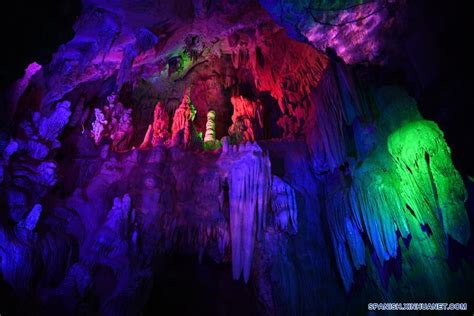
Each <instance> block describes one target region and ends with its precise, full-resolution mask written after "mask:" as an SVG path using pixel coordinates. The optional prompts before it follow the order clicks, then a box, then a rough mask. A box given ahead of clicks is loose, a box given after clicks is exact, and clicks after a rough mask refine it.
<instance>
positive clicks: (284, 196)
mask: <svg viewBox="0 0 474 316" xmlns="http://www.w3.org/2000/svg"><path fill="white" fill-rule="evenodd" d="M271 205H272V210H273V213H274V216H275V223H276V226H277V227H278V228H280V229H281V230H283V231H288V232H290V231H293V232H295V233H296V232H297V231H298V214H297V213H298V212H297V207H296V197H295V191H294V190H293V188H292V187H291V186H290V185H289V184H288V183H286V182H284V181H283V180H281V179H280V178H279V177H277V176H275V175H273V177H272V194H271Z"/></svg>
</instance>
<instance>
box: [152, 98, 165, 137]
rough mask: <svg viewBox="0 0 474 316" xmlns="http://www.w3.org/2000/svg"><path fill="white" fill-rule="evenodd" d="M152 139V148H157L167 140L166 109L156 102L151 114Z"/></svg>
mask: <svg viewBox="0 0 474 316" xmlns="http://www.w3.org/2000/svg"><path fill="white" fill-rule="evenodd" d="M152 127H153V138H152V140H151V144H152V146H157V145H158V144H160V143H164V141H165V140H167V139H168V138H169V132H168V128H169V117H168V113H167V112H166V109H165V108H164V106H163V105H161V102H160V101H158V103H156V105H155V111H154V112H153V126H152Z"/></svg>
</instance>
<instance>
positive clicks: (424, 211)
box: [388, 121, 470, 244]
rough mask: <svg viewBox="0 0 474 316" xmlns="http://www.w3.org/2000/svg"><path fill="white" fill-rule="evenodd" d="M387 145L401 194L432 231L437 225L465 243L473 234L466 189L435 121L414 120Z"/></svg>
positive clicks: (435, 229) (390, 138) (435, 231)
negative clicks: (466, 208) (471, 232)
mask: <svg viewBox="0 0 474 316" xmlns="http://www.w3.org/2000/svg"><path fill="white" fill-rule="evenodd" d="M388 149H389V152H390V155H391V156H392V157H393V159H394V161H395V164H396V166H397V168H396V170H397V173H398V175H399V177H400V188H401V194H402V198H404V199H405V200H406V202H407V203H408V204H409V206H410V207H411V208H412V209H413V211H414V212H415V215H416V216H417V218H418V219H419V221H420V222H421V223H423V224H428V225H429V226H430V229H431V230H432V231H433V235H435V237H437V238H439V241H440V243H442V242H443V241H444V239H445V238H444V237H443V236H442V235H441V234H440V235H439V236H436V235H437V227H439V228H440V229H441V230H444V232H445V233H446V234H449V235H450V236H451V237H453V238H454V239H455V240H457V241H459V242H460V243H462V244H465V243H467V240H468V239H469V235H470V229H469V221H468V218H467V213H466V210H465V208H464V201H465V200H466V198H467V196H466V189H465V187H464V183H463V181H462V179H461V176H460V175H459V172H458V171H457V170H456V169H455V168H454V166H453V163H452V161H451V157H450V155H451V152H450V149H449V147H448V146H447V144H446V142H445V141H444V138H443V133H442V132H441V130H440V129H439V128H438V126H437V125H436V123H434V122H431V121H413V122H410V123H408V124H406V125H404V126H403V127H401V128H400V129H398V130H396V131H395V132H393V133H392V134H391V135H390V136H389V138H388Z"/></svg>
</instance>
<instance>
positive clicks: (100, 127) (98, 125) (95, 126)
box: [91, 109, 107, 145]
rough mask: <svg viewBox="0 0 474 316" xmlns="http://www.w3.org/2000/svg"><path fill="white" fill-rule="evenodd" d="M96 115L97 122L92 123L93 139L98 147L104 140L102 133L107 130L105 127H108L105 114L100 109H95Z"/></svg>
mask: <svg viewBox="0 0 474 316" xmlns="http://www.w3.org/2000/svg"><path fill="white" fill-rule="evenodd" d="M94 114H95V121H94V122H92V131H91V134H92V137H93V138H94V141H95V143H96V145H98V144H99V143H100V140H101V139H102V133H103V132H104V130H105V126H106V125H107V120H106V119H105V115H104V113H103V112H102V111H101V110H100V109H94Z"/></svg>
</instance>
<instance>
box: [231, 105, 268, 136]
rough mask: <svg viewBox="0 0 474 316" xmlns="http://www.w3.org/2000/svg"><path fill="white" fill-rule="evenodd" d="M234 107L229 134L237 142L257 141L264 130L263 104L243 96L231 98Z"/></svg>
mask: <svg viewBox="0 0 474 316" xmlns="http://www.w3.org/2000/svg"><path fill="white" fill-rule="evenodd" d="M230 102H231V103H232V105H233V107H234V113H233V114H232V125H231V126H230V127H229V135H230V136H231V137H232V139H233V140H234V142H236V143H244V142H246V141H251V142H253V141H255V140H256V139H257V138H259V137H261V135H262V131H263V104H262V103H261V102H260V101H258V100H257V101H252V100H249V99H247V98H244V97H242V96H238V97H237V96H234V97H231V98H230Z"/></svg>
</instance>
